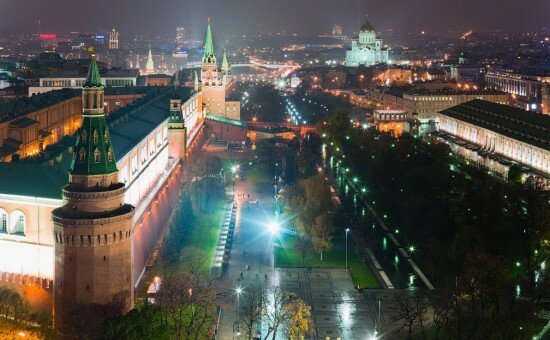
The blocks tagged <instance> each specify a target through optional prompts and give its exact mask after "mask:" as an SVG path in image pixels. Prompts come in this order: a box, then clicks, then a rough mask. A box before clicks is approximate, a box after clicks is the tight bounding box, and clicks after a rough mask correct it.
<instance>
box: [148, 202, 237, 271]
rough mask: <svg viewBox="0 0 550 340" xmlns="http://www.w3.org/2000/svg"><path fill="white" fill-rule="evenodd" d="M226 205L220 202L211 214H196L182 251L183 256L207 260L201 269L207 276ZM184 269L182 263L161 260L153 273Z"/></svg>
mask: <svg viewBox="0 0 550 340" xmlns="http://www.w3.org/2000/svg"><path fill="white" fill-rule="evenodd" d="M226 203H227V202H226V201H225V200H220V201H219V202H217V203H216V207H215V208H214V210H213V211H212V212H210V213H197V212H194V216H195V217H194V220H193V224H192V226H191V227H190V228H189V230H188V231H187V233H188V236H187V238H186V240H185V244H184V246H183V248H182V250H181V253H182V254H190V255H196V256H200V257H201V258H204V259H205V261H204V263H203V266H202V268H201V271H202V272H203V273H204V274H205V275H208V274H209V273H210V270H211V268H212V261H213V259H214V253H215V252H216V246H217V244H218V236H219V233H220V229H221V224H222V219H223V215H224V211H225V205H226ZM183 269H184V263H183V262H182V261H180V262H178V263H174V264H166V263H164V262H163V261H162V259H160V260H159V262H158V263H157V265H156V268H154V269H153V271H154V272H156V273H157V274H161V272H163V271H164V272H170V273H177V272H179V271H182V270H183Z"/></svg>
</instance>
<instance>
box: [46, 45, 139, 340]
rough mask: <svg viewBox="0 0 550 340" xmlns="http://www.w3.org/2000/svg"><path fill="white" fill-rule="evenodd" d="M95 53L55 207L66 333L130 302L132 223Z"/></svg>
mask: <svg viewBox="0 0 550 340" xmlns="http://www.w3.org/2000/svg"><path fill="white" fill-rule="evenodd" d="M103 96H104V87H103V85H102V84H101V78H100V75H99V70H98V66H97V62H96V60H95V56H94V55H93V54H92V58H91V62H90V68H89V71H88V76H87V78H86V81H85V83H84V87H83V90H82V126H81V128H80V129H79V131H78V135H77V141H76V146H75V148H74V151H73V161H72V164H71V168H70V170H69V183H68V184H67V185H66V186H65V187H64V188H63V206H62V207H60V208H57V209H55V210H54V211H53V213H52V218H53V223H54V240H55V247H54V248H55V279H54V326H55V329H56V330H57V331H58V332H60V333H61V334H63V335H67V336H75V335H78V334H79V333H82V332H85V331H86V329H83V327H86V325H87V324H93V322H92V318H93V320H95V321H97V320H102V319H104V318H106V317H109V316H112V315H119V314H124V313H126V312H128V311H129V310H131V309H132V308H133V305H134V284H133V282H134V281H133V277H132V264H133V263H132V262H133V260H132V225H133V216H134V207H133V206H132V205H129V204H125V203H124V193H125V186H124V184H123V183H119V182H118V169H117V166H116V161H115V157H114V151H113V146H112V145H111V139H110V136H109V130H108V127H107V124H106V121H105V112H104V108H103Z"/></svg>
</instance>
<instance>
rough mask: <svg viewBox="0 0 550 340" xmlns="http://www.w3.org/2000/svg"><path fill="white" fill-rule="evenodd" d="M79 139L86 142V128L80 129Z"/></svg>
mask: <svg viewBox="0 0 550 340" xmlns="http://www.w3.org/2000/svg"><path fill="white" fill-rule="evenodd" d="M80 139H81V140H82V143H86V140H87V139H88V135H87V133H86V130H84V129H82V133H81V134H80Z"/></svg>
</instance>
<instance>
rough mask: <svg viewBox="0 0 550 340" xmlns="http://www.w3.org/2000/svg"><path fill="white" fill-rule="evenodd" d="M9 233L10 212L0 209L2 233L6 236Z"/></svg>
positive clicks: (0, 229) (0, 230) (0, 228)
mask: <svg viewBox="0 0 550 340" xmlns="http://www.w3.org/2000/svg"><path fill="white" fill-rule="evenodd" d="M7 232H8V212H7V211H6V210H4V209H0V233H2V234H5V233H7Z"/></svg>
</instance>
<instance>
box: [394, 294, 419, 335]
mask: <svg viewBox="0 0 550 340" xmlns="http://www.w3.org/2000/svg"><path fill="white" fill-rule="evenodd" d="M395 298H396V301H397V305H396V308H395V310H394V315H393V320H394V321H396V322H399V323H401V324H402V328H405V327H406V328H407V330H408V338H409V339H411V338H412V331H413V327H414V325H415V324H416V323H417V322H419V323H420V324H421V326H422V327H423V320H424V317H425V313H426V308H427V304H426V302H425V299H423V298H422V297H421V296H419V295H411V294H410V293H409V292H399V293H397V294H395Z"/></svg>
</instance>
